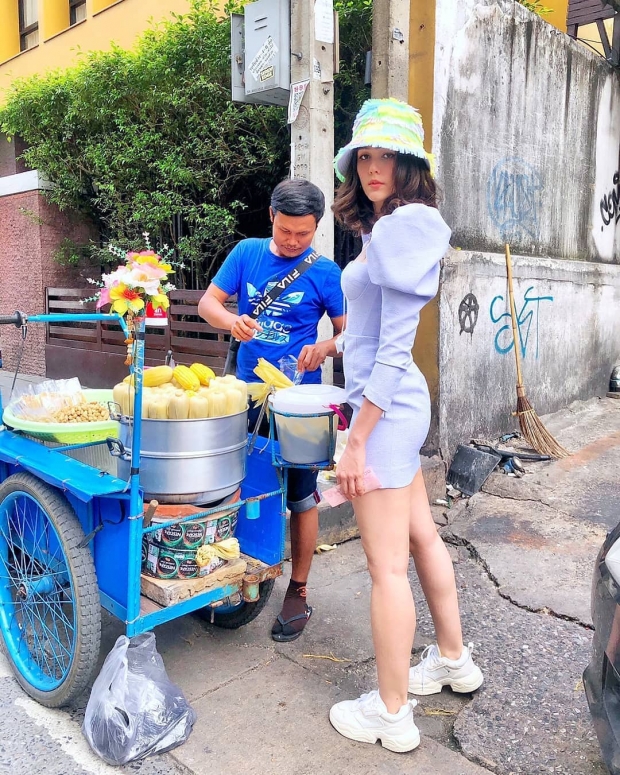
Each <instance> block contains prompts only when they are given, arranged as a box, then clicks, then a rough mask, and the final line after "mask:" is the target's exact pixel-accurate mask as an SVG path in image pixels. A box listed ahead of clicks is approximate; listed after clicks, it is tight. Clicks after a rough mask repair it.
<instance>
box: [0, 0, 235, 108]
mask: <svg viewBox="0 0 620 775" xmlns="http://www.w3.org/2000/svg"><path fill="white" fill-rule="evenodd" d="M221 5H222V6H223V5H224V3H223V1H222V3H221ZM68 7H69V2H68V0H39V35H40V37H39V40H40V43H39V45H38V46H36V47H35V48H32V49H29V50H28V51H24V52H22V53H19V22H18V16H17V0H0V20H1V23H0V102H2V101H3V99H4V95H5V94H6V91H7V89H8V88H9V87H10V85H11V83H12V82H13V81H14V80H15V79H16V78H20V77H23V76H28V75H33V74H35V73H44V72H46V71H48V70H56V69H63V68H66V67H70V66H71V65H73V64H75V63H76V61H77V58H78V56H79V52H87V51H102V50H105V49H107V48H108V47H109V46H110V43H111V42H112V41H114V42H115V43H117V44H118V45H120V46H122V47H125V48H129V47H131V46H132V45H133V42H134V41H135V39H136V37H137V36H138V35H139V34H140V33H141V32H143V31H144V30H145V29H147V28H148V27H149V24H150V23H151V22H152V23H157V22H159V21H163V20H164V19H168V18H170V16H171V14H172V13H187V12H188V11H189V10H190V2H189V0H87V4H86V13H87V18H86V19H85V20H84V21H82V22H79V23H78V24H75V25H74V26H73V27H69V10H68Z"/></svg>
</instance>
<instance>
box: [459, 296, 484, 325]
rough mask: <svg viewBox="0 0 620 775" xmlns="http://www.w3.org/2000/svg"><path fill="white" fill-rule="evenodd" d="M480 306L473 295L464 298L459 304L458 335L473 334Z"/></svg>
mask: <svg viewBox="0 0 620 775" xmlns="http://www.w3.org/2000/svg"><path fill="white" fill-rule="evenodd" d="M479 311H480V305H479V304H478V299H477V298H476V297H475V296H474V294H473V293H468V294H467V295H466V296H464V297H463V298H462V300H461V303H460V304H459V326H460V328H461V331H460V333H461V334H462V333H466V334H473V333H474V328H475V327H476V323H477V322H478V312H479Z"/></svg>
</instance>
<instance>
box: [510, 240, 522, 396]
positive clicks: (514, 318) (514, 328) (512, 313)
mask: <svg viewBox="0 0 620 775" xmlns="http://www.w3.org/2000/svg"><path fill="white" fill-rule="evenodd" d="M506 271H507V273H508V297H509V298H510V318H511V320H512V337H513V340H514V345H515V360H516V362H517V387H523V375H522V374H521V355H520V353H519V334H518V331H517V311H516V309H515V296H514V291H513V288H512V261H511V260H510V245H508V244H506Z"/></svg>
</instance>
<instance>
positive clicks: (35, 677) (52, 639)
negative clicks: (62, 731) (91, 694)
mask: <svg viewBox="0 0 620 775" xmlns="http://www.w3.org/2000/svg"><path fill="white" fill-rule="evenodd" d="M83 538H84V532H83V530H82V528H81V526H80V523H79V521H78V519H77V517H76V516H75V512H74V511H73V509H72V508H71V506H70V505H69V503H68V501H67V500H66V498H64V497H63V496H62V495H61V494H60V493H58V492H57V491H56V490H55V489H54V488H53V487H50V486H49V485H47V484H44V483H43V482H41V481H40V480H39V479H37V478H36V476H33V475H32V474H26V473H22V474H15V475H14V476H10V477H9V478H8V479H6V480H5V481H4V482H3V483H2V485H0V634H1V635H2V637H1V638H0V647H1V648H2V651H3V652H4V653H5V654H6V656H7V657H8V659H9V662H10V663H11V667H12V669H13V672H14V673H15V677H16V678H17V680H18V682H19V683H20V685H21V686H22V688H23V689H24V691H26V692H27V693H28V694H29V695H30V696H31V697H32V698H34V699H35V700H37V701H38V702H40V703H41V704H42V705H46V706H47V707H49V708H57V707H60V706H62V705H67V704H69V703H70V702H71V701H73V700H74V699H76V698H77V697H78V696H79V695H80V694H81V693H82V692H83V691H84V689H85V688H86V685H87V684H88V681H89V679H90V677H91V673H92V671H93V669H94V667H95V665H96V663H97V658H98V656H99V646H100V635H101V610H100V607H99V590H98V587H97V577H96V575H95V567H94V564H93V559H92V557H91V553H90V550H89V549H88V547H80V546H79V544H80V541H82V540H83Z"/></svg>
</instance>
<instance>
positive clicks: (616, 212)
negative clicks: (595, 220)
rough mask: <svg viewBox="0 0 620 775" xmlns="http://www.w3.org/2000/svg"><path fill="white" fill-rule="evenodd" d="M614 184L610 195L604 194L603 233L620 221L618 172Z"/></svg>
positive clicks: (602, 202)
mask: <svg viewBox="0 0 620 775" xmlns="http://www.w3.org/2000/svg"><path fill="white" fill-rule="evenodd" d="M613 184H614V187H613V188H612V189H611V191H610V192H609V193H608V194H603V198H602V199H601V218H602V220H603V225H602V226H601V231H603V229H604V228H605V226H609V224H610V223H613V224H614V225H615V224H616V223H618V221H620V173H619V172H618V170H616V172H614V177H613Z"/></svg>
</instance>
